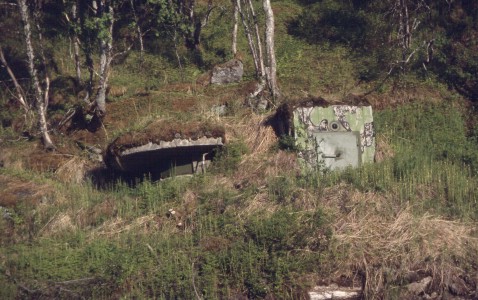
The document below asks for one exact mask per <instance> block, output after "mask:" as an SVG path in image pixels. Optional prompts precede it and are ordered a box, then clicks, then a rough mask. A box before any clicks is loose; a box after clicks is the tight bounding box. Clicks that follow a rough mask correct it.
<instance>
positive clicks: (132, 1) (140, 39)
mask: <svg viewBox="0 0 478 300" xmlns="http://www.w3.org/2000/svg"><path fill="white" fill-rule="evenodd" d="M129 4H130V5H131V11H132V12H133V17H134V22H135V23H136V33H137V34H138V41H139V49H140V52H139V53H140V54H139V55H140V58H141V60H143V54H144V43H143V33H142V31H141V27H140V26H139V19H138V15H137V14H136V9H135V8H134V0H130V1H129Z"/></svg>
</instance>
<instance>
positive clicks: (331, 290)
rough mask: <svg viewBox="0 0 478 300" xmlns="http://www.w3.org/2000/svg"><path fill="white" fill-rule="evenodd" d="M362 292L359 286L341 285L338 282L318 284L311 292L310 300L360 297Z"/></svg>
mask: <svg viewBox="0 0 478 300" xmlns="http://www.w3.org/2000/svg"><path fill="white" fill-rule="evenodd" d="M361 294H362V291H361V289H359V288H347V287H339V286H338V285H336V284H331V285H329V286H316V287H314V289H313V290H312V291H310V292H309V297H310V300H326V299H350V300H351V299H360V297H361Z"/></svg>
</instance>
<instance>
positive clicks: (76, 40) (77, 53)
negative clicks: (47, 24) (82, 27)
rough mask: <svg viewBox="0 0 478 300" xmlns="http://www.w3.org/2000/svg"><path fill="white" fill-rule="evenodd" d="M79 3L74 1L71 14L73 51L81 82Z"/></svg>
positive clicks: (78, 78) (78, 79) (78, 80)
mask: <svg viewBox="0 0 478 300" xmlns="http://www.w3.org/2000/svg"><path fill="white" fill-rule="evenodd" d="M77 7H78V6H77V3H76V2H75V3H73V6H72V7H71V14H72V17H73V26H74V29H73V51H74V56H75V70H76V80H77V82H78V83H80V82H81V64H80V42H79V38H78V29H77V26H78V25H79V22H78V13H77Z"/></svg>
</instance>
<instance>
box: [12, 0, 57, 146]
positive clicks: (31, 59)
mask: <svg viewBox="0 0 478 300" xmlns="http://www.w3.org/2000/svg"><path fill="white" fill-rule="evenodd" d="M17 3H18V6H19V8H20V15H21V18H22V22H23V31H24V34H25V43H26V48H27V56H28V69H29V72H30V76H31V78H32V80H33V86H34V90H35V103H36V108H37V112H38V115H39V127H40V132H41V136H42V140H43V144H44V146H45V148H47V149H54V145H53V142H52V140H51V138H50V135H49V134H48V126H47V121H46V105H45V103H47V102H45V99H44V96H46V97H48V87H49V80H48V77H47V78H46V87H47V88H46V90H45V91H43V89H42V87H41V85H40V80H39V79H38V72H37V69H36V66H35V53H34V50H33V45H32V40H31V35H32V32H31V26H30V14H29V11H28V5H27V3H26V0H17ZM46 100H48V99H47V98H46Z"/></svg>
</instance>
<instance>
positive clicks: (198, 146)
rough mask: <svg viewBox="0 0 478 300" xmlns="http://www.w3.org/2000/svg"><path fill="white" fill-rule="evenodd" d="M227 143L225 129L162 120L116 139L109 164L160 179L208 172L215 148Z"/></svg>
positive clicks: (203, 124)
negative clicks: (206, 170) (206, 169)
mask: <svg viewBox="0 0 478 300" xmlns="http://www.w3.org/2000/svg"><path fill="white" fill-rule="evenodd" d="M225 142H226V141H225V130H224V127H222V126H220V125H218V124H214V123H209V122H194V121H193V122H187V123H180V122H178V121H171V120H161V121H156V122H153V123H151V124H149V125H148V126H146V127H145V128H144V129H142V130H138V131H132V132H128V133H125V134H123V135H121V136H119V137H118V138H117V139H115V140H114V141H113V142H112V143H111V144H110V145H109V146H108V148H107V150H106V154H105V162H106V164H107V165H108V167H110V168H113V169H115V170H119V171H124V172H128V173H134V174H138V175H140V174H145V173H150V174H151V176H153V177H159V178H163V177H169V176H172V175H184V174H193V173H197V172H204V171H205V168H206V166H207V165H208V164H209V162H210V160H211V159H212V157H213V155H214V153H213V152H214V149H217V148H220V147H222V146H223V145H224V144H225Z"/></svg>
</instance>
